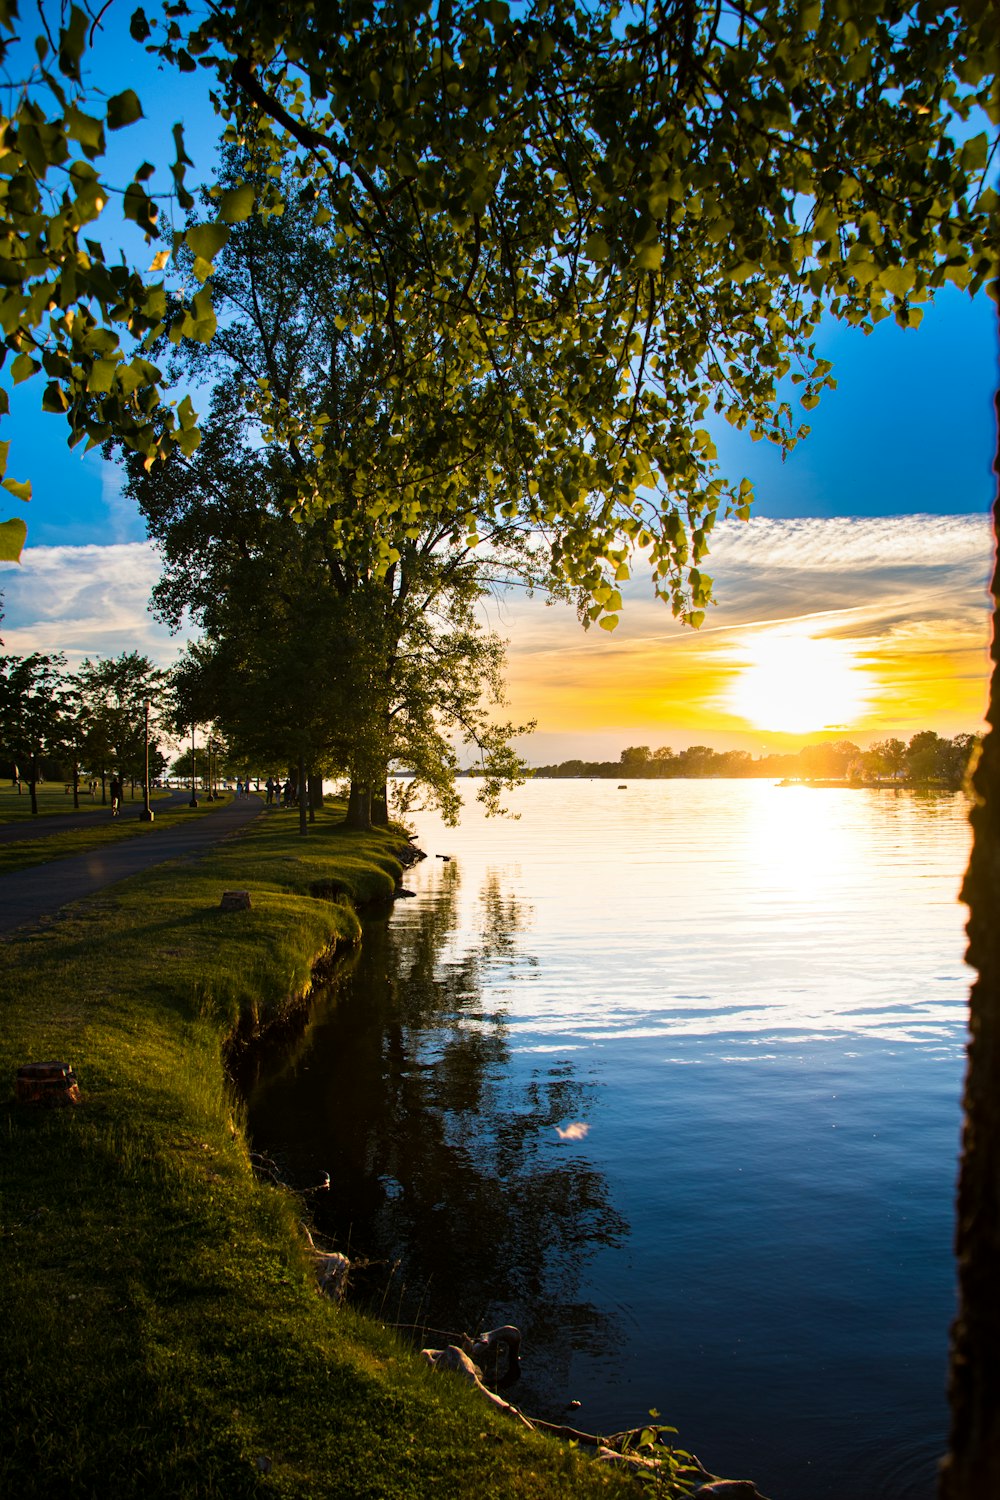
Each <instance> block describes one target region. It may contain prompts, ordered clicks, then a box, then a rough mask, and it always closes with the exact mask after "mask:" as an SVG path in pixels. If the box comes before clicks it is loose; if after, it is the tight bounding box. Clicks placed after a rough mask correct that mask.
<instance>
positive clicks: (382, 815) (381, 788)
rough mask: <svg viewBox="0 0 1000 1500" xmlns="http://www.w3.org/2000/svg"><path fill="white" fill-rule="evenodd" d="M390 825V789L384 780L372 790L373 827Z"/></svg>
mask: <svg viewBox="0 0 1000 1500" xmlns="http://www.w3.org/2000/svg"><path fill="white" fill-rule="evenodd" d="M388 826H389V789H388V787H387V786H386V784H385V782H384V781H382V782H380V783H379V785H378V786H377V787H376V788H375V789H374V790H373V792H372V827H373V828H388Z"/></svg>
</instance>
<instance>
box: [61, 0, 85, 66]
mask: <svg viewBox="0 0 1000 1500" xmlns="http://www.w3.org/2000/svg"><path fill="white" fill-rule="evenodd" d="M89 25H90V21H89V20H88V18H87V16H86V14H85V13H84V12H83V11H82V10H80V8H79V7H78V6H76V5H74V6H73V9H72V10H71V11H70V16H69V25H68V26H67V27H66V29H65V30H64V31H60V33H59V71H60V72H61V73H65V75H66V77H67V78H73V79H75V80H76V82H77V83H79V81H80V59H81V57H82V56H83V49H84V47H85V46H86V45H87V28H88V26H89Z"/></svg>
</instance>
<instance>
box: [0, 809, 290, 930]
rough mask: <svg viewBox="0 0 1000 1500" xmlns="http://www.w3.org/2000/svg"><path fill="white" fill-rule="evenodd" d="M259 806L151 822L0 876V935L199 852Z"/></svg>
mask: <svg viewBox="0 0 1000 1500" xmlns="http://www.w3.org/2000/svg"><path fill="white" fill-rule="evenodd" d="M181 795H183V794H181ZM263 808H264V803H263V801H262V799H261V798H260V797H244V798H241V799H240V800H239V801H233V802H230V803H228V804H227V805H226V806H225V807H223V808H220V809H219V811H218V812H211V813H205V814H204V815H203V816H202V817H199V818H197V819H192V821H191V822H190V823H187V824H181V826H180V827H175V828H163V829H158V828H157V826H156V824H155V823H154V824H153V826H152V828H151V829H150V831H149V833H147V834H145V835H143V837H141V838H135V839H125V840H124V842H122V843H120V844H109V845H108V846H107V847H106V848H104V849H92V850H91V851H90V852H89V853H87V854H74V855H71V856H70V857H69V858H68V859H54V860H50V861H49V863H48V864H44V865H36V866H34V867H33V868H32V869H30V870H16V871H15V872H14V873H13V874H10V875H0V932H10V931H12V930H13V929H14V928H15V927H20V926H21V925H22V924H23V923H25V922H34V921H37V919H38V918H39V917H44V916H48V915H49V914H50V913H52V912H55V911H58V910H59V908H60V907H62V906H66V905H68V903H69V902H70V901H80V900H82V899H83V898H84V897H85V896H92V895H93V894H94V892H95V891H99V890H102V889H103V888H104V886H107V885H114V884H115V882H116V881H119V880H126V879H127V878H128V877H129V876H130V875H138V874H140V873H141V872H142V871H143V870H148V869H150V868H151V867H152V866H153V865H160V864H163V863H164V862H165V861H166V860H168V859H177V858H178V857H179V856H180V855H183V854H192V855H195V856H197V855H199V854H202V853H203V852H204V851H205V850H206V849H207V848H209V847H210V846H211V845H212V844H216V843H218V841H219V839H221V838H225V836H226V834H228V833H233V832H234V831H235V830H236V829H237V828H242V827H244V826H245V824H247V823H250V822H252V821H253V819H254V818H256V817H258V816H259V814H260V813H261V812H262V811H263ZM46 821H48V819H46Z"/></svg>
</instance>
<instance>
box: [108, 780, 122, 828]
mask: <svg viewBox="0 0 1000 1500" xmlns="http://www.w3.org/2000/svg"><path fill="white" fill-rule="evenodd" d="M123 793H124V788H123V787H122V784H121V781H120V779H119V778H118V777H117V776H112V778H111V816H112V817H113V818H117V816H118V814H119V813H120V812H121V810H122V796H123Z"/></svg>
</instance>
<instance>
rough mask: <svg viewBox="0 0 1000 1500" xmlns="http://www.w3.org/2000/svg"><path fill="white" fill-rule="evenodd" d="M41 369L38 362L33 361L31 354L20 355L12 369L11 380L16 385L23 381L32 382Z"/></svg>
mask: <svg viewBox="0 0 1000 1500" xmlns="http://www.w3.org/2000/svg"><path fill="white" fill-rule="evenodd" d="M40 369H41V366H40V365H39V363H38V361H37V360H34V359H32V358H31V355H30V354H24V353H22V354H19V355H18V356H17V358H16V359H15V361H14V363H13V364H12V365H11V367H10V374H11V379H12V380H13V382H14V384H15V385H20V384H21V381H22V380H30V379H31V377H32V375H34V374H36V373H37V372H38V370H40Z"/></svg>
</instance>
